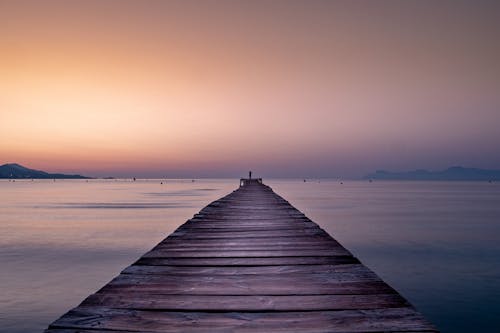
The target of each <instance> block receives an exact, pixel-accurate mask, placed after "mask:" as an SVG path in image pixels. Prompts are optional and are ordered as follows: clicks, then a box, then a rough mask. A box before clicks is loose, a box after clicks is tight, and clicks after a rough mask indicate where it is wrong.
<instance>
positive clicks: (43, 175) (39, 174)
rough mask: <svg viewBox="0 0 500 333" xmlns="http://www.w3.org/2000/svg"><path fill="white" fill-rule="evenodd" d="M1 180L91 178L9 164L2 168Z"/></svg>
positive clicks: (0, 169)
mask: <svg viewBox="0 0 500 333" xmlns="http://www.w3.org/2000/svg"><path fill="white" fill-rule="evenodd" d="M0 178H10V179H23V178H37V179H88V178H89V177H85V176H80V175H64V174H62V173H48V172H45V171H40V170H33V169H28V168H26V167H23V166H22V165H19V164H17V163H9V164H4V165H2V166H0Z"/></svg>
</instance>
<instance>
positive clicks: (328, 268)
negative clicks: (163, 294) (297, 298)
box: [122, 264, 369, 276]
mask: <svg viewBox="0 0 500 333" xmlns="http://www.w3.org/2000/svg"><path fill="white" fill-rule="evenodd" d="M366 271H369V270H368V268H366V267H365V266H364V265H361V264H347V265H275V266H195V267H192V266H148V265H131V266H129V267H127V268H126V269H124V270H123V272H122V274H162V275H165V274H166V275H182V274H188V275H202V276H209V275H210V276H211V275H233V276H236V275H248V274H252V275H274V274H315V273H335V272H366Z"/></svg>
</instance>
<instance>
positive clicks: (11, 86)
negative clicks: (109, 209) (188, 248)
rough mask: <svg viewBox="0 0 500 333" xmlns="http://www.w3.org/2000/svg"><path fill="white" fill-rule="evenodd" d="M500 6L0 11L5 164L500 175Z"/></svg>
mask: <svg viewBox="0 0 500 333" xmlns="http://www.w3.org/2000/svg"><path fill="white" fill-rule="evenodd" d="M499 22H500V6H499V5H498V3H495V2H494V1H491V2H489V1H480V2H477V1H440V2H430V1H377V2H371V1H5V0H4V1H0V164H2V163H7V162H18V163H21V164H23V165H26V166H28V167H32V168H37V169H43V170H47V171H52V172H56V171H57V172H75V173H81V174H86V175H91V176H108V175H114V176H135V175H137V176H143V177H169V176H170V177H202V176H204V177H208V176H217V177H218V176H240V175H243V174H244V173H245V172H246V171H247V170H249V169H253V170H254V171H255V172H256V173H258V174H260V175H263V176H274V177H276V176H283V177H288V176H296V177H335V176H344V177H355V176H360V175H362V174H363V173H366V172H370V171H372V170H374V169H380V168H385V169H407V168H410V169H411V168H421V167H426V168H431V169H432V168H444V167H448V166H450V165H455V164H462V165H465V166H475V167H485V168H500V150H499V148H498V142H500V131H499V130H498V124H499V123H500V109H499V107H500V65H499V63H498V59H500V42H499V41H500V23H499Z"/></svg>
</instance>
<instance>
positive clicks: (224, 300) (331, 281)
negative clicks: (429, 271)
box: [46, 180, 437, 333]
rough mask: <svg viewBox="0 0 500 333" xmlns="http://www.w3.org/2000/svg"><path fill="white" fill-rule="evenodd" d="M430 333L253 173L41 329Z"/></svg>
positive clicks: (61, 332) (60, 332) (59, 332)
mask: <svg viewBox="0 0 500 333" xmlns="http://www.w3.org/2000/svg"><path fill="white" fill-rule="evenodd" d="M70 332H71V333H75V332H88V333H91V332H92V333H97V332H103V333H104V332H107V333H109V332H151V333H152V332H207V333H208V332H267V333H273V332H310V333H312V332H314V333H320V332H321V333H323V332H324V333H326V332H344V333H345V332H437V331H436V329H435V328H434V327H433V326H432V325H431V324H429V323H428V322H427V321H426V320H425V319H424V318H423V316H422V315H421V314H419V313H418V312H417V311H416V310H415V309H414V308H413V307H412V306H411V305H410V304H409V303H408V302H407V301H406V300H405V299H404V298H403V297H402V296H401V295H399V294H398V293H397V292H396V291H395V290H394V289H392V288H391V287H390V286H389V285H387V284H386V283H384V282H383V281H382V280H381V279H380V278H379V277H378V276H377V275H376V274H375V273H373V272H372V271H370V270H369V269H368V268H367V267H365V266H364V265H362V264H361V263H360V262H359V261H358V260H357V259H356V258H355V257H354V256H353V255H352V254H351V253H350V252H349V251H348V250H346V249H345V248H344V247H342V246H341V245H340V244H339V243H338V242H337V241H336V240H335V239H333V238H332V237H331V236H330V235H328V234H327V233H326V232H325V231H324V230H322V229H321V228H320V227H319V226H318V225H317V224H315V223H314V222H312V221H311V220H310V219H308V218H307V217H306V216H304V214H302V213H301V212H300V211H298V210H297V209H296V208H294V207H293V206H292V205H290V204H289V203H288V202H287V201H286V200H284V199H283V198H281V197H280V196H278V195H277V194H275V193H274V192H273V191H272V190H271V188H270V187H268V186H266V185H263V184H262V183H261V182H260V181H257V180H245V181H243V186H241V187H240V188H239V189H237V190H236V191H234V192H232V193H230V194H229V195H227V196H225V197H223V198H221V199H219V200H217V201H215V202H213V203H211V204H210V205H208V206H207V207H205V208H204V209H202V210H201V211H200V213H199V214H196V215H195V216H194V217H193V218H192V219H190V220H188V221H187V222H186V223H184V224H183V225H182V226H180V227H179V228H178V229H177V230H176V231H175V232H174V233H172V234H171V235H170V236H168V237H167V238H166V239H165V240H163V241H162V242H160V243H159V244H158V245H157V246H156V247H155V248H153V249H152V250H151V251H150V252H148V253H146V254H145V255H144V256H142V257H141V258H140V259H139V260H138V261H137V262H136V263H134V264H133V265H131V266H129V267H127V268H126V269H125V270H124V271H123V272H122V273H121V274H120V275H118V276H117V277H116V278H114V279H113V280H112V281H111V282H109V283H108V284H107V285H105V286H104V287H103V288H101V289H100V290H99V291H97V292H96V293H95V294H93V295H90V296H89V297H88V298H87V299H85V300H84V301H83V302H82V303H81V304H80V305H79V306H78V307H76V308H74V309H72V310H70V311H69V312H68V313H66V314H65V315H63V316H62V317H61V318H59V319H58V320H56V321H55V322H53V323H52V324H51V325H50V326H49V328H48V329H47V330H46V333H70Z"/></svg>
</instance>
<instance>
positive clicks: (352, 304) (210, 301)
mask: <svg viewBox="0 0 500 333" xmlns="http://www.w3.org/2000/svg"><path fill="white" fill-rule="evenodd" d="M82 306H106V307H111V308H115V309H135V310H155V311H159V310H162V311H179V310H181V311H220V312H221V311H236V312H238V311H245V312H248V311H328V310H350V309H363V310H367V309H379V308H396V307H405V306H408V303H407V302H406V300H405V299H404V298H402V297H401V296H400V295H398V294H373V295H303V296H298V295H284V296H269V295H250V296H234V295H217V296H211V295H158V294H154V293H140V294H139V293H133V294H132V293H127V294H109V293H103V294H100V293H98V294H94V295H91V296H89V297H88V298H87V299H86V300H85V301H84V302H83V303H82Z"/></svg>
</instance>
